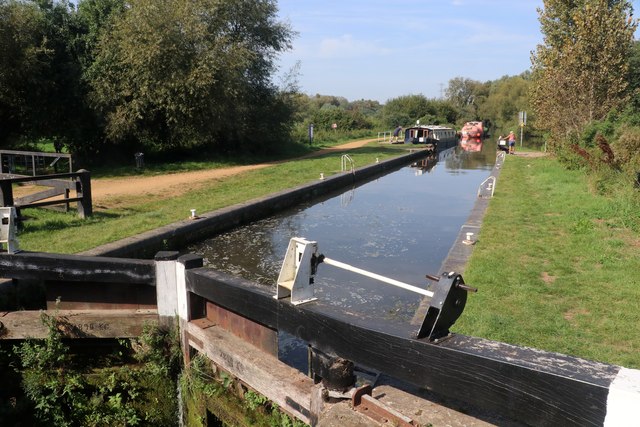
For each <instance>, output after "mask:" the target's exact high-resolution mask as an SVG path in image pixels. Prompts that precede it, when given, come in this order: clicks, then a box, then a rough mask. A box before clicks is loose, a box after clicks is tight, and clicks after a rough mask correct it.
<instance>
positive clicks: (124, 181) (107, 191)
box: [91, 139, 376, 209]
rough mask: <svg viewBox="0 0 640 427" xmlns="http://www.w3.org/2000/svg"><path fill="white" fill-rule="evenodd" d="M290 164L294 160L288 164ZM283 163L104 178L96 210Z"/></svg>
mask: <svg viewBox="0 0 640 427" xmlns="http://www.w3.org/2000/svg"><path fill="white" fill-rule="evenodd" d="M372 141H376V139H367V140H362V141H354V142H349V143H347V144H342V145H338V146H335V147H331V148H327V149H324V150H319V151H316V152H313V153H311V154H308V155H306V156H303V157H300V158H308V157H315V156H320V155H322V154H325V153H329V152H332V151H343V150H350V149H354V148H359V147H362V146H364V145H366V144H368V143H369V142H372ZM286 161H291V160H286ZM278 163H282V161H280V162H270V163H259V164H254V165H246V166H233V167H228V168H218V169H208V170H201V171H193V172H182V173H172V174H167V175H158V176H148V177H147V176H141V177H126V178H105V179H92V180H91V197H92V199H93V204H94V205H95V207H96V208H99V209H105V208H109V207H116V206H120V205H123V204H126V203H124V202H125V200H126V199H130V198H132V197H141V196H144V197H149V198H167V197H174V196H179V195H181V194H184V193H186V192H188V191H191V190H195V189H197V188H199V187H201V186H203V185H204V184H206V183H207V181H210V180H214V179H220V178H226V177H229V176H232V175H237V174H239V173H242V172H245V171H250V170H255V169H262V168H266V167H269V166H273V165H275V164H278Z"/></svg>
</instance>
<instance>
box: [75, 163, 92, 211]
mask: <svg viewBox="0 0 640 427" xmlns="http://www.w3.org/2000/svg"><path fill="white" fill-rule="evenodd" d="M76 194H77V195H78V197H81V198H82V199H81V200H80V201H78V215H80V218H86V217H88V216H91V215H93V207H92V204H91V172H89V171H88V170H85V169H80V170H79V171H78V180H77V181H76Z"/></svg>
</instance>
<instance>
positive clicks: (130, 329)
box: [0, 310, 158, 340]
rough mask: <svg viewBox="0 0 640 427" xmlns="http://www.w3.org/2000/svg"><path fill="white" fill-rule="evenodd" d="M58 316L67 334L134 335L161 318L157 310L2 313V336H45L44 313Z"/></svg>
mask: <svg viewBox="0 0 640 427" xmlns="http://www.w3.org/2000/svg"><path fill="white" fill-rule="evenodd" d="M43 315H46V316H50V317H53V318H55V319H56V320H57V324H58V328H59V330H60V331H61V332H62V334H63V336H64V337H66V338H132V337H138V336H140V334H141V333H142V327H143V325H144V324H145V323H148V324H154V323H157V321H158V313H157V312H156V310H91V311H78V310H51V311H13V312H8V313H0V322H1V323H2V325H3V326H4V327H3V328H1V329H0V340H15V339H26V338H46V337H47V336H48V335H49V330H48V328H47V326H45V325H44V323H43V322H42V316H43Z"/></svg>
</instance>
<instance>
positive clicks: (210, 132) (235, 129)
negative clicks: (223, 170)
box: [88, 0, 293, 150]
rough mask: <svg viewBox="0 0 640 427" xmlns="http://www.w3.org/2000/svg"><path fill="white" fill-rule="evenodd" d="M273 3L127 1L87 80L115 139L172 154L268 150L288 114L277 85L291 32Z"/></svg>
mask: <svg viewBox="0 0 640 427" xmlns="http://www.w3.org/2000/svg"><path fill="white" fill-rule="evenodd" d="M276 13H277V7H276V3H275V1H274V0H261V1H251V0H227V1H219V0H198V1H189V2H184V1H181V0H131V1H130V2H128V7H127V8H126V9H125V11H124V12H123V13H122V16H121V17H120V18H119V19H117V20H115V21H114V22H113V25H112V26H111V28H110V30H109V31H108V32H103V33H102V35H101V38H100V40H99V42H98V48H97V51H96V56H95V61H94V62H93V64H92V66H91V68H90V70H89V73H88V80H89V82H90V84H91V88H92V93H91V99H92V102H93V105H94V106H95V107H96V108H97V109H98V110H99V111H101V112H102V113H103V114H104V116H105V118H106V131H107V136H108V138H109V139H110V140H112V141H115V142H119V143H124V144H131V145H137V146H136V147H132V149H138V148H139V145H140V144H143V145H144V146H145V147H146V148H148V149H158V150H166V149H172V148H189V147H194V146H203V145H208V146H209V147H213V148H215V149H217V150H232V149H237V148H242V147H248V148H251V149H253V150H265V149H267V148H268V147H269V146H270V145H273V144H275V143H277V142H278V141H282V139H283V138H284V137H285V134H286V133H287V131H288V129H289V126H290V116H291V111H290V109H289V108H288V106H287V105H286V103H284V98H282V97H280V96H279V95H278V91H277V88H275V87H274V86H273V85H272V83H271V74H272V72H273V71H274V67H275V65H274V59H275V57H276V55H277V54H278V53H279V52H281V51H283V50H285V49H287V48H289V47H290V40H291V37H292V35H293V33H292V31H291V30H290V29H289V27H288V26H287V25H285V24H282V23H279V22H277V21H276Z"/></svg>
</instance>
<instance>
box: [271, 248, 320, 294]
mask: <svg viewBox="0 0 640 427" xmlns="http://www.w3.org/2000/svg"><path fill="white" fill-rule="evenodd" d="M317 252H318V244H317V243H316V242H312V241H309V240H306V239H303V238H301V237H294V238H292V239H291V240H290V241H289V247H288V248H287V253H286V254H285V256H284V261H283V262H282V268H281V269H280V274H279V275H278V288H277V290H276V295H275V298H276V299H280V298H286V297H288V296H290V297H291V304H295V305H297V304H303V303H305V302H309V301H313V300H315V299H316V298H315V297H314V290H313V283H314V276H315V274H316V268H317V265H318V262H317V261H316V259H317V255H316V254H317Z"/></svg>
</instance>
